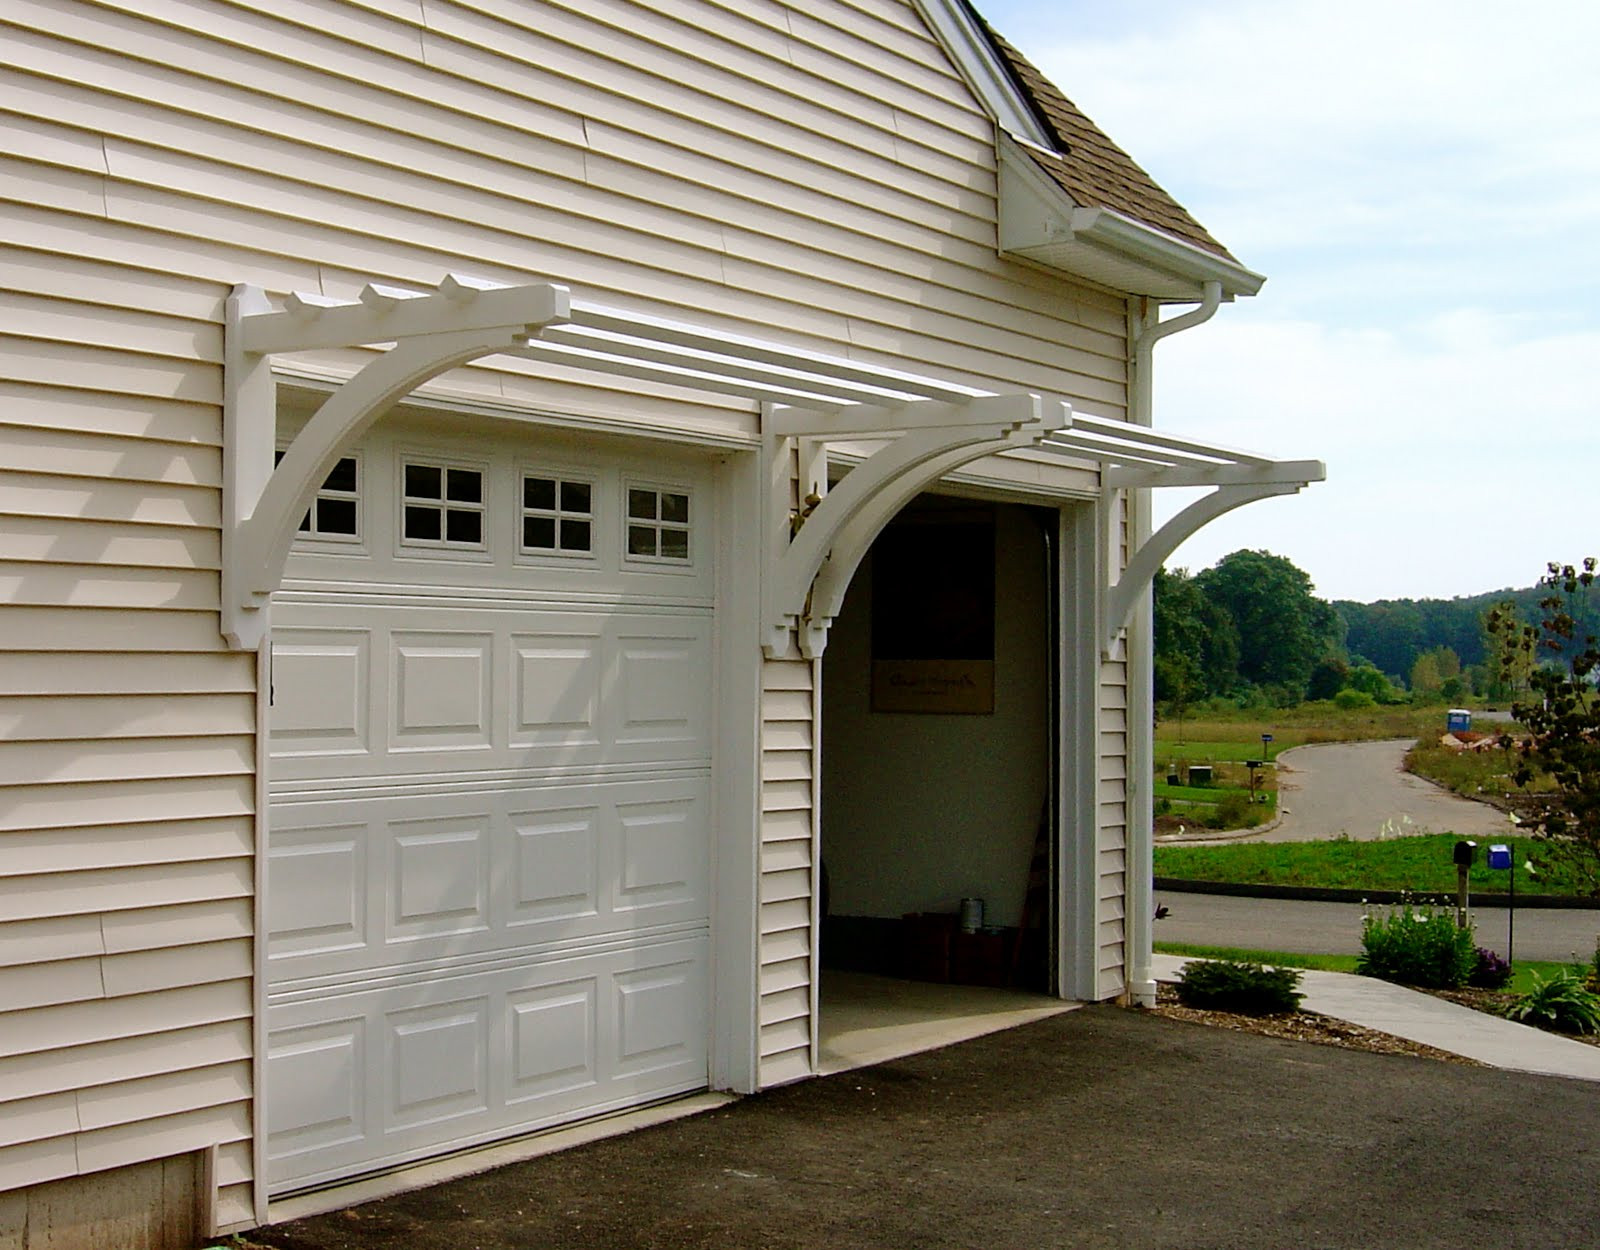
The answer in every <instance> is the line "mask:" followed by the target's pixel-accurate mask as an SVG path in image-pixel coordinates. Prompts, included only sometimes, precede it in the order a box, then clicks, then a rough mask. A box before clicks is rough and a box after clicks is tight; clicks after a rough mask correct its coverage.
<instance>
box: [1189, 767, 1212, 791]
mask: <svg viewBox="0 0 1600 1250" xmlns="http://www.w3.org/2000/svg"><path fill="white" fill-rule="evenodd" d="M1189 784H1190V785H1191V786H1209V785H1210V784H1211V765H1210V764H1190V765H1189Z"/></svg>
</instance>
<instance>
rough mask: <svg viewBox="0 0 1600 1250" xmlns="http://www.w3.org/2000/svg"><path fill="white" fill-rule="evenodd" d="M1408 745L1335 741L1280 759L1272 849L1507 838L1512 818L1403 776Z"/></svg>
mask: <svg viewBox="0 0 1600 1250" xmlns="http://www.w3.org/2000/svg"><path fill="white" fill-rule="evenodd" d="M1410 746H1411V743H1410V742H1408V741H1390V742H1336V743H1328V744H1321V745H1315V746H1304V747H1295V748H1293V749H1292V750H1288V751H1285V752H1284V753H1283V754H1282V755H1280V756H1278V811H1279V814H1280V817H1281V819H1280V820H1279V822H1278V824H1277V826H1276V827H1275V828H1273V829H1271V830H1269V831H1268V832H1266V833H1263V834H1260V835H1258V837H1259V839H1260V840H1261V841H1266V842H1309V841H1312V840H1314V839H1317V838H1332V837H1336V836H1338V835H1339V834H1341V833H1343V834H1346V835H1348V836H1349V837H1351V838H1355V839H1369V838H1376V837H1379V836H1380V835H1381V834H1382V833H1383V832H1384V830H1385V829H1386V828H1387V829H1388V830H1389V831H1391V832H1394V833H1456V834H1460V835H1461V836H1462V837H1464V838H1496V837H1504V836H1506V835H1507V834H1509V833H1510V832H1511V822H1510V821H1509V820H1508V819H1507V817H1506V815H1505V813H1503V812H1501V811H1499V810H1498V809H1496V808H1493V807H1490V806H1489V805H1488V804H1486V803H1475V802H1473V801H1472V800H1470V799H1463V798H1460V797H1459V796H1457V795H1454V794H1451V793H1450V792H1449V791H1448V790H1444V789H1441V788H1440V787H1438V786H1436V785H1434V784H1433V783H1432V782H1431V781H1424V780H1423V779H1422V778H1421V777H1415V776H1412V774H1410V773H1408V772H1404V771H1402V768H1401V765H1402V763H1403V761H1404V759H1405V753H1406V751H1407V749H1408V748H1409V747H1410Z"/></svg>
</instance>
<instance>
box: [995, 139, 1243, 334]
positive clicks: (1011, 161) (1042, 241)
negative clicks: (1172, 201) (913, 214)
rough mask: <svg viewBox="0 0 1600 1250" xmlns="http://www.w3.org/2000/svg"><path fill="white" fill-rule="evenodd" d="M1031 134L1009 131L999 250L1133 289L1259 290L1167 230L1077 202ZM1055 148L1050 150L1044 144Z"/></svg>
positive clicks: (1188, 294) (1174, 297)
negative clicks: (1043, 160)
mask: <svg viewBox="0 0 1600 1250" xmlns="http://www.w3.org/2000/svg"><path fill="white" fill-rule="evenodd" d="M1030 146H1034V145H1030V144H1029V143H1028V142H1027V141H1026V140H1023V139H1018V138H1015V137H1013V136H1011V135H1007V134H1004V133H1002V134H1001V135H1000V136H999V137H998V151H999V158H1000V250H1001V251H1002V252H1006V253H1010V254H1013V255H1017V256H1022V257H1024V258H1026V259H1028V260H1031V261H1034V262H1035V263H1036V264H1041V265H1045V266H1048V267H1050V268H1052V269H1060V270H1062V271H1064V272H1066V273H1070V274H1073V275H1075V276H1077V277H1082V278H1088V279H1089V280H1090V281H1093V282H1098V283H1100V284H1102V285H1105V286H1110V287H1112V288H1113V289H1117V290H1123V291H1127V292H1128V293H1129V294H1132V295H1149V296H1154V297H1155V298H1157V299H1162V300H1171V301H1174V302H1194V301H1197V300H1199V299H1200V298H1201V296H1202V293H1203V289H1204V287H1205V284H1206V283H1207V282H1219V283H1221V284H1222V294H1223V297H1224V298H1225V299H1230V300H1231V299H1234V298H1236V297H1237V296H1241V295H1254V294H1256V292H1258V291H1259V290H1260V289H1261V287H1262V284H1263V283H1265V282H1266V278H1265V277H1263V276H1262V275H1261V274H1258V273H1255V272H1254V271H1252V270H1249V269H1246V268H1245V267H1244V266H1243V265H1241V264H1239V263H1237V262H1236V261H1231V260H1228V259H1226V258H1225V257H1222V256H1218V255H1216V254H1215V253H1213V252H1208V251H1206V250H1205V249H1204V248H1202V247H1197V246H1195V245H1194V244H1193V243H1190V242H1188V241H1187V240H1184V239H1180V238H1177V237H1176V236H1174V235H1171V234H1168V233H1167V232H1166V231H1164V230H1158V229H1156V228H1155V227H1154V226H1149V225H1146V224H1145V223H1144V222H1141V221H1135V220H1134V219H1133V218H1131V217H1128V216H1126V215H1125V214H1122V213H1118V212H1116V211H1114V210H1112V209H1109V208H1089V207H1085V206H1084V205H1081V204H1078V203H1076V202H1075V201H1074V200H1073V199H1072V197H1071V196H1070V195H1068V194H1067V193H1066V192H1065V191H1064V190H1062V189H1061V187H1060V186H1058V185H1057V184H1056V183H1055V182H1054V181H1053V180H1052V179H1051V178H1050V177H1049V175H1048V174H1046V173H1045V171H1044V170H1043V169H1041V168H1040V167H1039V163H1038V162H1037V161H1036V160H1034V159H1033V156H1032V154H1031V153H1030V152H1029V151H1028V148H1029V147H1030ZM1045 150H1046V151H1048V149H1045Z"/></svg>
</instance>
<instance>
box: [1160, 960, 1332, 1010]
mask: <svg viewBox="0 0 1600 1250" xmlns="http://www.w3.org/2000/svg"><path fill="white" fill-rule="evenodd" d="M1299 984H1300V973H1299V972H1298V971H1297V970H1296V969H1294V968H1268V967H1266V966H1265V965H1263V964H1258V963H1250V962H1247V961H1244V960H1235V959H1208V960H1197V961H1194V962H1192V963H1188V964H1185V965H1184V968H1183V973H1182V975H1180V976H1179V978H1178V986H1177V988H1178V1001H1179V1002H1181V1003H1182V1004H1183V1005H1184V1006H1186V1007H1203V1008H1207V1009H1209V1010H1213V1011H1237V1012H1239V1013H1240V1014H1241V1015H1246V1016H1270V1015H1276V1014H1277V1013H1279V1012H1285V1011H1298V1010H1299V1008H1300V1000H1301V999H1302V998H1304V997H1305V995H1304V994H1301V993H1300V992H1299V991H1298V990H1297V988H1296V987H1297V986H1298V985H1299Z"/></svg>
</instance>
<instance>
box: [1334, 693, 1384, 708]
mask: <svg viewBox="0 0 1600 1250" xmlns="http://www.w3.org/2000/svg"><path fill="white" fill-rule="evenodd" d="M1333 701H1334V704H1335V705H1336V706H1338V707H1341V708H1343V709H1344V710H1345V711H1347V712H1353V711H1355V710H1356V709H1357V708H1363V707H1377V706H1378V701H1377V700H1376V699H1374V698H1373V697H1372V696H1371V695H1370V694H1368V693H1367V692H1366V691H1365V690H1350V689H1345V690H1341V691H1339V693H1338V694H1336V695H1334V696H1333Z"/></svg>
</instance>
